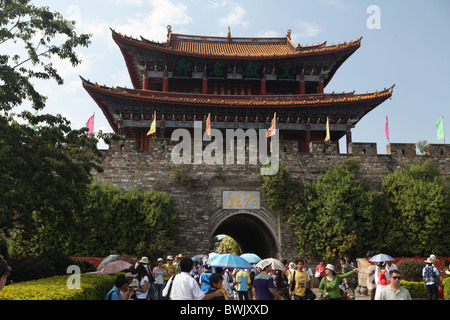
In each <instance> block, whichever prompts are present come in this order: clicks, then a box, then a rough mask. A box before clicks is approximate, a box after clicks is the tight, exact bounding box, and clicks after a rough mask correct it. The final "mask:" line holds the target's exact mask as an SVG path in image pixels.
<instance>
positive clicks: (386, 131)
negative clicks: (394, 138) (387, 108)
mask: <svg viewBox="0 0 450 320" xmlns="http://www.w3.org/2000/svg"><path fill="white" fill-rule="evenodd" d="M384 133H385V134H386V138H387V139H388V141H389V125H388V116H386V127H385V128H384Z"/></svg>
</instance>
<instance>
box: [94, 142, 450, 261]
mask: <svg viewBox="0 0 450 320" xmlns="http://www.w3.org/2000/svg"><path fill="white" fill-rule="evenodd" d="M207 143H208V142H203V145H204V146H205V145H206V144H207ZM176 144H177V142H173V141H170V139H154V140H152V141H151V146H150V150H149V151H141V150H138V148H139V146H140V145H138V143H137V142H136V141H135V140H124V141H122V142H121V143H118V144H116V145H112V146H111V147H110V149H109V150H106V151H105V152H104V156H103V164H102V167H103V169H104V172H103V173H101V174H97V180H99V181H102V182H109V183H112V184H114V185H116V186H118V187H120V188H123V189H131V188H138V189H148V188H153V189H156V190H160V191H164V192H167V193H169V194H172V199H173V203H174V206H175V208H176V210H177V211H178V227H179V230H178V234H177V236H176V239H175V247H174V250H173V254H177V253H180V252H181V253H183V254H184V255H185V256H192V255H195V254H198V253H208V251H209V250H208V246H209V240H210V238H211V237H212V236H214V235H215V230H221V229H220V228H219V226H218V225H214V223H213V221H216V220H217V221H218V220H219V219H216V218H213V217H215V216H217V215H218V213H220V215H221V217H222V220H221V221H223V214H224V211H223V210H222V209H223V203H222V199H223V198H222V196H223V192H224V191H229V190H231V191H259V192H260V195H261V199H260V206H261V209H260V211H254V212H250V211H251V210H252V209H249V210H250V211H248V210H247V212H250V213H252V214H253V216H257V215H258V214H259V213H260V212H261V221H259V220H258V222H261V224H262V225H265V226H266V227H267V230H266V231H267V232H266V234H267V235H274V238H275V240H276V245H275V247H276V249H275V251H271V254H274V255H276V256H277V257H278V258H286V259H288V261H292V260H293V259H295V258H296V257H297V254H296V251H295V249H294V244H293V242H294V240H295V237H294V234H293V232H292V231H291V230H290V229H289V226H288V225H287V224H286V223H285V222H284V221H282V220H281V219H279V216H278V213H276V212H272V216H273V218H270V217H266V215H265V214H264V213H265V212H267V211H269V210H268V209H267V207H266V206H265V204H264V195H263V191H262V188H261V180H260V177H259V172H258V170H259V163H258V164H248V161H246V164H236V163H235V164H230V165H227V164H225V163H226V162H225V160H224V164H223V165H207V164H184V165H174V164H173V162H172V160H171V152H172V149H173V147H174V146H175V145H176ZM279 149H280V164H281V165H283V166H285V167H288V168H289V172H290V174H291V175H292V178H293V179H295V180H297V181H301V180H314V179H316V178H317V177H318V175H319V174H320V172H321V169H322V168H331V167H333V166H335V165H338V164H340V163H342V161H343V160H345V159H348V158H349V157H357V158H358V159H360V163H361V173H362V177H363V178H364V179H365V180H366V181H367V182H368V183H369V184H370V185H371V186H373V187H375V188H379V187H380V185H381V180H382V178H383V177H384V176H386V175H387V174H389V173H391V172H393V171H394V170H395V169H398V168H401V167H402V166H404V165H405V164H411V163H414V161H416V160H417V159H422V160H425V159H430V158H431V159H433V160H434V161H435V163H436V164H437V166H438V168H439V169H440V170H442V171H443V172H445V173H446V174H449V173H450V158H449V155H450V145H443V144H432V145H430V147H429V149H428V154H427V155H416V147H415V144H399V143H391V144H389V145H387V154H377V146H376V144H375V143H351V144H349V146H348V154H338V152H337V150H338V148H337V144H335V143H332V144H327V143H324V142H312V143H311V145H310V153H299V152H298V151H297V143H296V142H292V141H280V148H279ZM196 152H197V155H198V152H199V151H198V150H194V152H192V163H194V156H195V154H196ZM200 153H201V152H200ZM224 159H225V155H224ZM229 212H230V213H229V214H230V217H231V216H233V215H234V214H235V213H236V212H237V211H236V212H235V211H233V210H230V211H229ZM225 213H226V212H225ZM263 216H264V217H263ZM269 216H270V215H269ZM255 221H256V220H255ZM239 232H245V229H244V230H243V231H241V230H239ZM155 240H157V239H155ZM261 243H264V244H267V243H269V242H264V241H262V242H261Z"/></svg>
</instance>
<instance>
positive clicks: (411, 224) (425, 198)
mask: <svg viewBox="0 0 450 320" xmlns="http://www.w3.org/2000/svg"><path fill="white" fill-rule="evenodd" d="M382 196H383V198H384V199H385V200H386V201H387V208H388V219H389V220H388V222H387V225H388V228H386V232H385V243H386V246H388V247H389V248H391V250H395V251H394V252H393V253H394V254H397V255H422V256H428V255H429V254H430V253H433V254H436V255H447V254H448V253H449V252H450V245H449V244H448V242H447V241H445V238H446V237H447V235H448V234H449V233H450V215H449V213H450V185H449V181H448V177H447V178H445V177H444V176H442V174H441V173H440V171H439V170H438V169H437V168H436V166H435V164H434V163H433V162H432V160H427V161H425V162H424V163H419V164H414V165H409V166H406V167H405V168H403V169H401V170H396V171H395V172H393V173H392V174H390V175H388V176H386V177H385V178H384V179H383V182H382Z"/></svg>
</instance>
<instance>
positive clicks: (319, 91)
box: [317, 77, 323, 93]
mask: <svg viewBox="0 0 450 320" xmlns="http://www.w3.org/2000/svg"><path fill="white" fill-rule="evenodd" d="M317 93H323V78H322V77H320V78H319V88H318V89H317Z"/></svg>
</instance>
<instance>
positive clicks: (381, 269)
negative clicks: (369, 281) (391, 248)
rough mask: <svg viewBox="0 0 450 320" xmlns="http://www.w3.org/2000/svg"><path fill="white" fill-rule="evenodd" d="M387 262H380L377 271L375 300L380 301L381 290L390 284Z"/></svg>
mask: <svg viewBox="0 0 450 320" xmlns="http://www.w3.org/2000/svg"><path fill="white" fill-rule="evenodd" d="M386 273H387V270H386V262H384V261H383V262H379V263H378V266H377V268H376V269H375V283H376V285H377V288H376V289H375V299H374V300H380V294H381V290H383V288H384V287H386V286H387V285H388V284H389V278H388V277H387V275H386Z"/></svg>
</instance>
